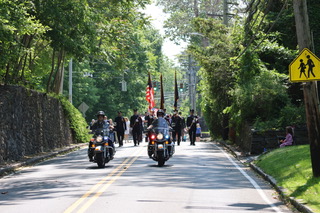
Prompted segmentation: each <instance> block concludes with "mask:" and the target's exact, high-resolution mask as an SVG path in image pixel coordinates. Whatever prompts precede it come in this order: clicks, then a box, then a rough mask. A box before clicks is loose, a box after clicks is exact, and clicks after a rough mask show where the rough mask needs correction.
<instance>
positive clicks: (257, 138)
mask: <svg viewBox="0 0 320 213" xmlns="http://www.w3.org/2000/svg"><path fill="white" fill-rule="evenodd" d="M279 137H285V129H284V130H282V131H276V130H270V131H263V132H260V131H254V130H251V127H250V125H249V124H247V123H246V124H243V125H242V128H241V130H240V131H239V133H238V135H237V134H236V131H235V129H232V128H231V129H230V131H229V139H230V140H231V141H232V142H233V143H235V144H236V145H238V146H239V148H240V149H241V150H242V151H243V152H244V153H246V154H253V155H256V154H261V153H262V152H264V151H265V150H271V149H276V148H279V144H278V138H279ZM302 144H309V140H308V130H307V128H306V126H298V127H295V129H294V145H302Z"/></svg>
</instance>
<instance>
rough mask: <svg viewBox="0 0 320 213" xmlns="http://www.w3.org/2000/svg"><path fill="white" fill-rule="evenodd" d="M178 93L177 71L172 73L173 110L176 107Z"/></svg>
mask: <svg viewBox="0 0 320 213" xmlns="http://www.w3.org/2000/svg"><path fill="white" fill-rule="evenodd" d="M178 100H179V92H178V83H177V71H175V73H174V105H173V106H174V109H177V107H178Z"/></svg>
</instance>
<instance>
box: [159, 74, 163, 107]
mask: <svg viewBox="0 0 320 213" xmlns="http://www.w3.org/2000/svg"><path fill="white" fill-rule="evenodd" d="M160 88H161V99H160V109H164V94H163V82H162V74H161V75H160Z"/></svg>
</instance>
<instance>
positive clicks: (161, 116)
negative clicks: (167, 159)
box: [147, 109, 172, 158]
mask: <svg viewBox="0 0 320 213" xmlns="http://www.w3.org/2000/svg"><path fill="white" fill-rule="evenodd" d="M164 116H165V112H164V111H163V110H162V109H159V110H158V111H157V118H155V119H154V120H153V122H152V124H151V125H150V126H149V127H148V128H147V129H148V130H150V129H152V128H153V124H154V123H155V122H157V120H158V119H159V118H162V119H164ZM167 123H168V121H167ZM168 127H169V128H170V125H169V123H168ZM169 142H170V143H171V140H170V139H169ZM168 151H169V154H170V156H172V152H171V146H168ZM152 154H153V147H152V146H151V141H149V143H148V155H149V157H150V158H152Z"/></svg>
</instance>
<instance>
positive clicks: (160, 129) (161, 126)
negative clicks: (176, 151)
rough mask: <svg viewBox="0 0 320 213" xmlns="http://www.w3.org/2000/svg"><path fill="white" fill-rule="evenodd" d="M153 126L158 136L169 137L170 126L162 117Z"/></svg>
mask: <svg viewBox="0 0 320 213" xmlns="http://www.w3.org/2000/svg"><path fill="white" fill-rule="evenodd" d="M152 126H153V128H152V129H153V131H154V132H155V133H156V134H159V133H162V134H163V135H169V125H168V122H167V121H166V120H165V119H164V118H162V117H160V118H158V119H156V120H154V121H153V123H152Z"/></svg>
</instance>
